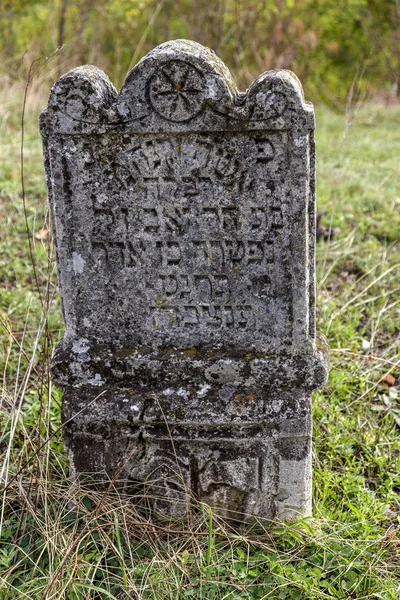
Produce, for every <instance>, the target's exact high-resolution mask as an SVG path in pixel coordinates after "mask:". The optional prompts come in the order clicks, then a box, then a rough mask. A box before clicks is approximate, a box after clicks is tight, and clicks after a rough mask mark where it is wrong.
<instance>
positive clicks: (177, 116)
mask: <svg viewBox="0 0 400 600" xmlns="http://www.w3.org/2000/svg"><path fill="white" fill-rule="evenodd" d="M149 96H150V102H151V105H152V107H153V108H154V110H155V111H156V112H157V113H158V114H159V115H161V116H162V117H164V118H166V119H168V120H170V121H188V120H189V119H191V118H192V117H194V116H195V115H197V114H198V113H199V112H200V111H201V110H202V108H203V106H204V102H205V98H204V77H203V75H202V73H201V72H200V71H199V70H198V69H195V68H194V67H193V66H192V65H190V64H188V63H186V62H184V61H182V60H172V61H170V62H169V63H166V64H165V65H163V66H162V67H160V68H159V69H157V71H156V72H155V73H154V75H153V77H152V78H151V79H150V82H149Z"/></svg>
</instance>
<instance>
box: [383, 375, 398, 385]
mask: <svg viewBox="0 0 400 600" xmlns="http://www.w3.org/2000/svg"><path fill="white" fill-rule="evenodd" d="M382 381H383V383H386V385H388V386H389V387H392V385H394V384H395V383H396V379H395V378H394V377H393V375H392V374H391V373H385V374H384V376H383V377H382Z"/></svg>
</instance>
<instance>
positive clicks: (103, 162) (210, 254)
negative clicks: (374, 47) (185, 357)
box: [64, 65, 291, 340]
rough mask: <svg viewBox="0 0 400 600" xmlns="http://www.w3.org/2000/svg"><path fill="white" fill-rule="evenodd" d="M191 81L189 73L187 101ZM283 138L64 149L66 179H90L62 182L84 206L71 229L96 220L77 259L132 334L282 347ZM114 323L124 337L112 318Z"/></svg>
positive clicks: (107, 140)
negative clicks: (123, 311)
mask: <svg viewBox="0 0 400 600" xmlns="http://www.w3.org/2000/svg"><path fill="white" fill-rule="evenodd" d="M176 68H178V67H176ZM179 68H180V67H179ZM174 69H175V66H174V65H173V67H172V68H171V69H170V71H168V72H169V74H170V75H171V77H172V76H173V74H174ZM157 77H159V74H157ZM160 77H161V76H160ZM194 79H195V72H194V70H193V73H192V72H191V71H189V72H188V74H187V79H186V80H185V81H189V82H190V86H191V87H190V89H191V90H194V87H193V86H195V83H194V81H192V80H194ZM157 81H158V80H157ZM188 85H189V83H188ZM176 105H178V104H176ZM168 106H171V107H173V106H175V102H173V103H171V104H168ZM171 110H172V109H171ZM286 138H287V134H286V133H280V134H276V133H268V132H262V133H254V134H238V133H234V134H231V135H230V136H226V137H225V139H223V140H221V139H219V137H218V136H213V135H199V134H197V135H195V134H189V135H180V136H175V137H173V138H171V137H169V138H168V137H165V136H158V137H154V136H152V137H151V138H149V137H147V136H137V135H133V136H132V135H125V136H120V137H118V138H117V139H116V138H115V137H112V136H103V138H102V139H101V144H99V145H98V146H97V147H96V146H95V147H93V146H92V145H89V144H85V143H83V145H81V142H80V141H78V140H68V142H66V144H65V146H64V156H65V161H66V168H67V171H68V173H74V172H76V168H75V166H74V163H75V161H77V160H81V157H82V156H84V161H85V177H84V178H82V177H80V178H79V180H76V181H71V178H70V176H69V175H68V180H69V181H70V185H71V186H72V187H73V188H74V189H75V190H76V189H78V188H79V187H80V188H82V194H81V196H82V198H84V203H83V204H80V205H79V206H75V208H74V216H73V219H74V221H75V222H77V223H79V221H80V212H81V211H84V212H85V213H86V214H87V212H88V211H89V212H90V214H91V219H90V224H91V226H90V230H89V232H88V233H87V234H86V239H85V240H84V246H83V247H82V246H81V242H82V241H83V240H82V239H80V238H79V235H78V236H77V237H76V247H75V252H77V253H78V254H79V255H82V256H83V255H84V254H85V247H86V249H87V255H88V257H89V262H90V265H91V268H90V273H91V277H93V286H94V287H96V282H95V278H97V280H101V281H105V282H106V285H105V287H104V289H103V290H102V291H100V293H102V294H104V295H106V296H107V300H108V301H109V300H110V298H112V299H113V302H114V303H115V302H117V305H118V304H119V305H120V306H127V304H128V305H131V306H132V307H133V310H134V311H135V313H136V315H137V321H135V325H134V327H135V328H137V325H136V322H140V323H144V324H145V327H150V328H152V330H155V331H158V332H159V333H160V335H162V334H163V333H165V332H167V333H169V334H171V332H173V335H174V336H175V339H176V340H179V337H180V334H179V332H180V331H186V330H187V329H189V328H190V329H191V330H192V331H197V333H198V334H199V335H200V336H201V337H202V338H203V339H211V337H212V335H213V334H214V333H215V331H216V330H223V329H226V330H229V331H231V332H232V331H236V330H239V331H241V332H243V331H244V332H245V331H248V332H249V333H250V332H251V331H254V329H256V330H259V331H260V332H264V334H265V335H266V334H268V335H271V334H274V333H275V335H279V336H281V338H282V339H284V338H285V336H287V335H288V334H290V327H291V322H290V316H291V313H290V311H291V305H290V301H287V300H286V301H285V302H284V303H283V302H281V303H280V297H281V296H282V295H283V294H285V297H286V298H290V290H291V277H290V271H289V269H285V261H284V260H283V259H284V257H285V256H287V255H288V252H289V249H290V240H291V237H290V227H289V225H288V219H287V213H288V211H289V209H290V182H289V177H288V160H287V152H286V149H285V147H286V141H287V140H286ZM99 167H100V168H99ZM99 173H100V174H101V177H100V178H99V177H98V174H99ZM122 281H123V285H121V282H122ZM89 289H90V293H92V290H93V288H92V287H90V288H89ZM268 298H270V299H269V300H267V299H268ZM272 298H273V300H272ZM81 301H82V302H85V301H86V300H85V295H84V294H83V295H82V296H81ZM272 309H273V311H274V312H275V313H276V311H277V310H278V311H279V314H280V316H281V318H280V320H279V323H280V326H279V328H278V327H277V324H276V321H274V320H273V319H272V316H271V314H270V311H271V310H272ZM109 318H110V317H109ZM112 318H114V319H115V320H116V324H117V325H119V326H121V324H120V323H118V314H115V315H113V317H112ZM124 323H125V326H126V321H124ZM278 329H279V330H278Z"/></svg>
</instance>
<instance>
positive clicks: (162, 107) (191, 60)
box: [119, 40, 239, 123]
mask: <svg viewBox="0 0 400 600" xmlns="http://www.w3.org/2000/svg"><path fill="white" fill-rule="evenodd" d="M238 93H239V92H238V90H237V87H236V85H235V82H234V81H233V78H232V75H231V73H230V72H229V70H228V68H227V67H226V66H225V64H224V63H223V62H222V61H221V60H220V59H219V58H218V57H217V56H216V54H214V52H213V51H212V50H210V49H209V48H205V47H204V46H201V45H200V44H198V43H196V42H191V41H188V40H175V41H172V42H165V43H164V44H161V45H160V46H158V47H157V48H155V49H154V50H152V51H151V52H150V53H149V54H147V55H146V56H145V57H144V58H142V60H141V61H140V62H139V63H138V64H137V65H136V66H135V67H133V69H132V70H131V71H130V72H129V73H128V75H127V76H126V79H125V82H124V84H123V86H122V88H121V91H120V97H119V105H120V107H121V108H120V112H126V111H127V110H128V111H129V112H130V114H131V117H132V118H135V117H137V116H140V113H141V112H142V113H148V112H149V110H154V111H155V112H156V113H157V114H158V115H159V116H161V117H163V118H165V119H166V120H168V121H172V122H175V123H179V122H182V123H184V122H188V121H190V120H191V119H192V118H194V117H196V116H197V115H198V114H200V113H201V112H202V110H203V109H204V108H205V107H206V106H210V107H211V108H213V107H214V106H215V107H218V110H219V111H221V110H222V111H227V112H229V111H232V109H233V107H234V102H235V98H236V97H237V95H238Z"/></svg>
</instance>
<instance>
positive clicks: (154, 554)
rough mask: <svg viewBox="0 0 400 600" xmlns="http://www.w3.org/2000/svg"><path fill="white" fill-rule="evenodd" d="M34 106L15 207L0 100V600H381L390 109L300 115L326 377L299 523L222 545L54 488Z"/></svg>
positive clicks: (238, 534) (391, 526) (392, 290)
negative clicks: (310, 179)
mask: <svg viewBox="0 0 400 600" xmlns="http://www.w3.org/2000/svg"><path fill="white" fill-rule="evenodd" d="M34 100H35V103H36V105H34V106H30V107H29V108H28V112H27V120H26V129H25V147H24V153H25V156H24V165H25V187H26V194H25V207H24V202H23V199H22V198H21V184H20V169H19V152H20V124H19V112H20V109H18V108H16V106H17V103H16V101H15V99H14V97H13V96H12V95H10V96H9V101H8V100H7V98H6V97H5V96H4V95H3V98H2V102H1V103H0V115H1V121H0V134H1V139H0V147H1V168H0V215H1V237H0V253H1V256H2V261H1V264H0V281H1V284H0V285H1V297H0V318H1V320H0V328H1V330H2V337H1V346H0V361H1V364H2V366H3V369H2V371H1V373H2V404H1V409H0V411H1V412H0V419H1V427H0V430H1V431H2V434H1V437H0V440H1V441H0V444H1V446H0V448H1V455H2V467H1V469H2V475H3V482H4V483H6V485H5V486H3V488H2V512H1V523H2V529H1V544H0V600H9V599H10V600H11V599H22V598H27V599H29V600H39V599H46V600H50V599H58V598H59V599H67V600H80V599H82V598H84V599H86V598H87V599H89V598H91V599H96V600H99V599H103V598H104V599H106V598H112V599H122V598H128V599H129V598H135V599H141V598H143V599H153V600H163V599H172V598H174V599H179V600H181V599H182V600H183V599H198V598H207V599H230V600H236V599H249V600H250V599H257V600H261V599H263V598H273V599H275V598H277V599H278V598H283V599H284V598H286V599H324V598H344V599H347V598H359V599H361V598H374V599H378V598H379V599H385V600H386V599H387V600H389V599H393V600H397V599H398V598H399V596H400V552H399V549H400V494H399V492H400V438H399V429H400V400H399V398H400V396H399V395H398V387H397V383H398V381H399V377H400V366H399V365H400V360H399V333H400V332H399V324H400V318H399V317H400V305H399V290H400V268H399V262H400V256H399V241H400V179H399V173H398V156H399V155H400V127H399V125H400V108H394V109H390V110H389V109H385V108H384V107H380V106H365V107H363V108H361V109H360V110H358V111H355V110H349V111H348V112H347V115H346V119H345V118H344V117H343V116H340V115H335V114H333V113H331V112H329V111H328V110H327V109H325V108H323V107H321V108H319V109H318V110H317V149H318V202H319V209H320V211H321V212H322V221H323V223H324V225H325V226H327V227H329V226H330V227H332V228H335V230H337V229H340V232H339V231H336V235H335V237H334V238H333V239H332V240H330V241H325V242H324V241H322V242H320V243H319V244H318V248H317V253H318V257H317V263H318V329H319V330H320V331H322V332H323V333H326V334H327V336H328V338H329V342H330V344H331V348H332V350H331V357H332V365H331V375H330V380H329V383H328V385H327V386H326V387H325V388H324V389H323V390H321V391H319V392H318V393H316V394H315V395H314V513H313V517H312V518H308V519H303V520H301V521H299V522H297V523H295V524H292V525H289V524H282V525H280V526H277V525H274V526H273V527H272V528H271V527H269V528H268V527H263V526H262V525H261V524H258V526H257V527H254V528H247V530H243V529H242V530H238V529H235V528H234V527H233V526H232V525H230V524H228V523H225V522H223V521H221V520H220V519H219V518H218V517H217V516H216V515H214V514H213V513H212V512H211V511H210V509H209V508H208V507H206V506H204V505H202V506H200V507H199V510H198V513H197V515H192V516H191V518H190V520H188V522H187V523H182V522H181V523H179V524H178V523H170V524H168V525H167V526H166V525H163V526H162V525H160V524H157V523H153V522H151V521H150V520H149V519H148V517H147V515H146V514H144V513H143V512H139V511H138V510H137V509H136V508H135V506H134V505H133V504H132V503H130V502H129V501H127V499H126V498H124V497H123V496H120V495H118V493H117V492H116V491H115V490H114V489H113V488H112V487H110V489H108V490H107V491H106V492H105V493H100V492H95V491H93V490H92V491H90V490H88V489H84V488H83V487H79V486H78V484H77V483H73V482H71V481H70V480H69V479H68V464H67V459H66V456H65V453H64V451H63V446H62V440H61V430H60V426H61V423H60V402H61V395H60V391H59V390H58V389H56V388H54V387H52V385H51V381H50V379H49V360H50V356H51V352H52V349H53V348H54V344H55V343H56V342H57V340H59V339H60V337H61V335H62V320H61V314H60V305H59V299H58V294H57V288H56V275H55V264H54V257H53V255H52V250H51V244H50V238H49V235H48V212H47V204H46V191H45V184H44V171H43V167H42V160H41V146H40V139H39V134H38V130H37V125H36V119H37V113H38V105H39V104H40V97H39V99H38V100H37V99H36V97H35V96H34ZM44 103H45V102H44V101H43V105H44ZM27 227H28V230H29V238H28V236H27ZM30 247H31V250H30ZM30 252H31V253H32V257H33V259H34V263H35V266H36V277H35V273H34V270H33V268H32V260H31V256H30ZM387 373H390V374H392V375H393V376H394V377H395V385H388V384H389V383H392V382H391V381H390V378H389V377H388V376H387Z"/></svg>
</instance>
